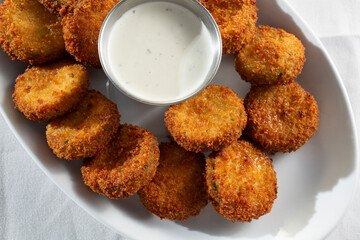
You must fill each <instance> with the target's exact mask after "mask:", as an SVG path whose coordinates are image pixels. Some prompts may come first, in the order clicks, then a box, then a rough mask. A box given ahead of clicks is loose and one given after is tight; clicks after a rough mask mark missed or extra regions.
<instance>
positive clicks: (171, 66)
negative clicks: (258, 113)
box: [107, 2, 216, 103]
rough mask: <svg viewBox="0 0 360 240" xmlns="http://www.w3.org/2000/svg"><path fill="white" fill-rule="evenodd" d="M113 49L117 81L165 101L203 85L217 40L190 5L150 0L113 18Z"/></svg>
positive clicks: (144, 95)
mask: <svg viewBox="0 0 360 240" xmlns="http://www.w3.org/2000/svg"><path fill="white" fill-rule="evenodd" d="M107 51H108V53H107V54H108V60H109V66H110V69H111V73H112V75H113V77H112V80H113V81H114V82H115V83H116V84H117V85H119V86H120V87H121V88H122V89H124V90H125V91H126V92H127V93H128V94H129V95H130V96H135V97H136V98H139V99H140V100H142V101H145V102H159V103H162V102H168V101H173V100H176V99H182V98H186V97H187V96H189V95H191V94H192V93H193V92H194V91H196V90H198V89H199V88H201V87H202V86H203V83H204V81H206V79H207V75H208V73H209V71H210V68H211V66H212V63H213V59H214V54H215V53H216V45H215V44H214V41H213V40H212V38H211V36H210V32H209V30H208V29H207V28H206V26H205V25H204V23H203V22H202V21H201V19H200V18H199V17H197V16H196V15H195V14H194V13H192V12H191V11H190V10H188V9H186V8H184V7H182V6H180V5H177V4H174V3H169V2H147V3H142V4H140V5H137V6H135V7H133V8H131V9H130V10H128V11H127V12H125V13H124V14H123V15H122V16H121V17H120V18H119V19H118V20H117V21H116V22H115V23H114V24H113V26H112V28H111V30H110V33H109V40H108V49H107ZM203 87H205V86H203Z"/></svg>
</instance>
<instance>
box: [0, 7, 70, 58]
mask: <svg viewBox="0 0 360 240" xmlns="http://www.w3.org/2000/svg"><path fill="white" fill-rule="evenodd" d="M0 44H1V46H2V48H3V49H4V50H5V52H7V53H8V54H9V56H10V57H11V58H12V59H18V60H20V61H23V62H26V63H29V64H41V63H45V62H48V61H52V60H55V59H58V58H61V57H62V56H63V55H64V54H65V46H64V39H63V32H62V29H61V24H60V22H59V20H58V18H57V17H56V16H54V15H52V14H51V13H50V12H49V11H48V10H46V8H45V7H44V6H43V5H41V4H40V3H39V2H38V1H37V0H5V1H4V2H3V3H2V4H1V6H0Z"/></svg>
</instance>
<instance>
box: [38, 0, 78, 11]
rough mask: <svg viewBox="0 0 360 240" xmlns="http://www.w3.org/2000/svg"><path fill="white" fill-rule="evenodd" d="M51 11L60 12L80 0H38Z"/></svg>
mask: <svg viewBox="0 0 360 240" xmlns="http://www.w3.org/2000/svg"><path fill="white" fill-rule="evenodd" d="M38 1H39V2H40V3H41V4H42V5H44V7H46V8H47V9H48V10H49V11H50V12H52V13H55V14H59V13H60V10H61V9H62V8H66V7H67V6H70V5H71V4H74V3H75V2H77V1H80V0H38Z"/></svg>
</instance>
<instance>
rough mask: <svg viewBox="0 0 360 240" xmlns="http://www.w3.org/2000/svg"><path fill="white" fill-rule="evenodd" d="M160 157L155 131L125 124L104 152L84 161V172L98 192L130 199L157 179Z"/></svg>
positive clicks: (88, 181) (85, 177)
mask: <svg viewBox="0 0 360 240" xmlns="http://www.w3.org/2000/svg"><path fill="white" fill-rule="evenodd" d="M159 156H160V151H159V144H158V141H157V139H156V137H155V136H154V135H153V134H152V133H151V132H149V131H148V130H144V129H142V128H140V127H138V126H132V125H127V124H124V125H120V127H119V130H118V131H117V133H116V134H115V136H114V137H113V139H112V140H111V141H110V142H109V144H108V145H107V146H106V147H105V148H104V149H103V150H102V151H100V152H98V153H97V154H96V155H95V156H94V157H92V158H89V159H86V160H85V161H84V164H83V166H82V168H81V173H82V175H83V179H84V182H85V184H86V185H88V186H89V187H90V188H91V189H92V190H93V191H94V192H97V193H99V194H103V195H105V196H108V197H109V198H115V199H116V198H128V197H130V196H131V195H133V194H134V193H136V192H137V191H138V190H139V189H140V188H142V187H143V186H145V185H147V184H148V183H149V182H150V181H151V179H152V178H153V177H154V176H155V172H156V169H157V166H158V165H159Z"/></svg>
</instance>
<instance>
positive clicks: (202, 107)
mask: <svg viewBox="0 0 360 240" xmlns="http://www.w3.org/2000/svg"><path fill="white" fill-rule="evenodd" d="M246 120H247V117H246V112H245V108H244V105H243V100H242V99H240V98H239V97H238V96H237V94H236V93H235V92H233V91H232V90H231V89H230V88H228V87H225V86H216V85H209V86H208V87H207V88H205V89H204V90H203V91H202V92H201V93H200V94H198V95H197V96H195V97H193V98H192V99H189V100H187V101H185V102H182V103H179V104H176V105H173V106H171V107H170V108H169V109H168V110H167V111H166V113H165V124H166V126H167V128H168V129H169V132H170V133H171V135H172V136H173V138H174V139H175V141H176V142H177V143H178V144H179V145H180V146H182V147H183V148H185V149H186V150H188V151H194V152H206V151H212V150H214V151H217V150H220V149H221V148H222V147H224V146H226V145H229V144H230V143H232V142H233V141H235V140H236V139H238V138H239V137H240V136H241V134H242V130H243V129H244V128H245V125H246Z"/></svg>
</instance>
